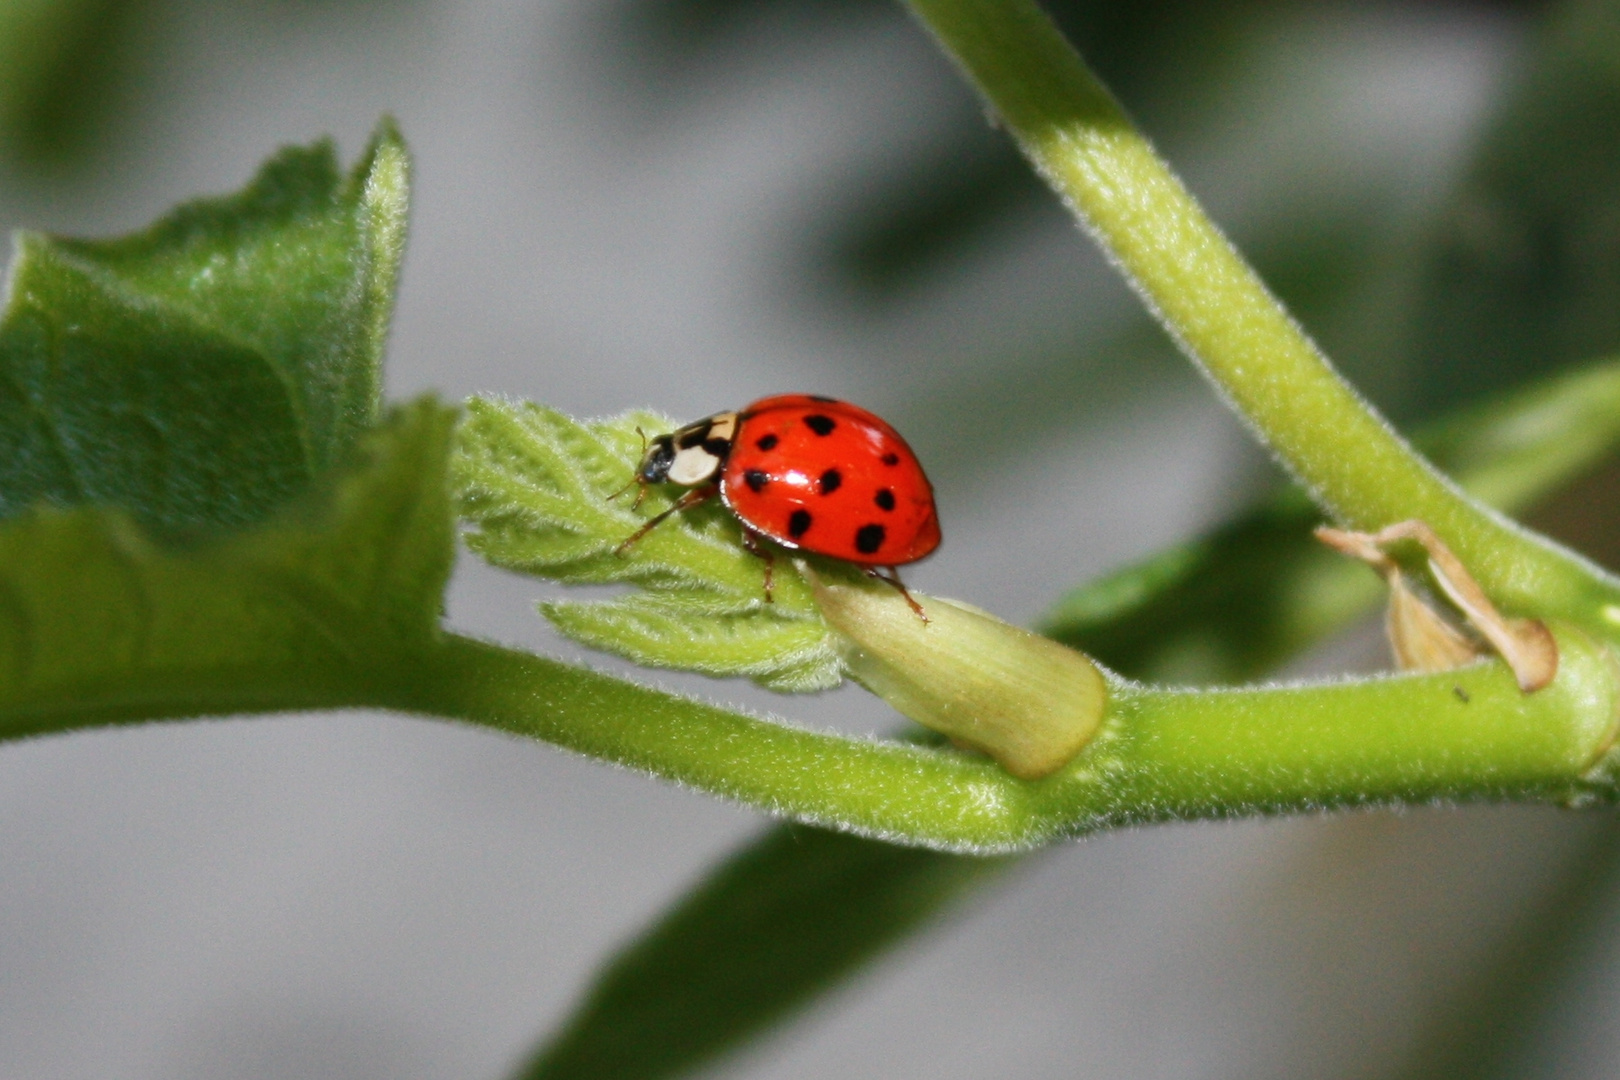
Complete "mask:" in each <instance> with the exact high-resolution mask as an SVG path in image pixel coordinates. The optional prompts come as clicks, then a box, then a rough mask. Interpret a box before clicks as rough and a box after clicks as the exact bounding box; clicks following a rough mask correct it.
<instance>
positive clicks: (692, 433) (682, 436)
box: [675, 424, 709, 450]
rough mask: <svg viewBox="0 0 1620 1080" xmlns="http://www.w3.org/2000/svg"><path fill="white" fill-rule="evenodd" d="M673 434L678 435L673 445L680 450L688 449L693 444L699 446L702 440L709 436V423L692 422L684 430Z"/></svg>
mask: <svg viewBox="0 0 1620 1080" xmlns="http://www.w3.org/2000/svg"><path fill="white" fill-rule="evenodd" d="M675 434H676V435H677V436H678V438H677V439H676V440H675V445H676V446H679V447H680V448H681V449H682V450H690V449H692V447H694V446H701V445H702V444H703V440H704V439H707V438H708V437H709V425H708V424H693V425H692V426H691V427H689V428H687V429H686V430H685V431H678V432H676V433H675Z"/></svg>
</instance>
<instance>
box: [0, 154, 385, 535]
mask: <svg viewBox="0 0 1620 1080" xmlns="http://www.w3.org/2000/svg"><path fill="white" fill-rule="evenodd" d="M408 197H409V192H408V165H407V159H406V156H405V149H404V145H403V143H402V142H401V141H400V139H399V136H398V134H397V132H395V130H394V129H393V127H392V126H391V125H389V124H384V125H383V126H382V128H381V129H380V130H379V132H378V134H377V136H376V138H375V140H374V141H373V143H372V145H371V147H370V149H369V150H368V151H367V153H366V154H365V155H364V156H363V158H362V159H361V161H360V163H359V164H358V165H357V166H356V168H355V169H354V171H353V172H352V173H351V174H350V175H349V176H348V177H347V178H345V177H344V176H343V175H342V174H341V173H340V172H339V170H338V168H337V165H336V160H335V156H334V152H333V148H332V145H331V143H330V142H322V143H317V144H316V145H315V146H313V147H310V148H291V149H287V150H284V151H282V152H281V153H280V154H279V155H277V156H276V157H275V158H273V159H271V161H270V162H269V163H268V164H267V165H266V166H265V167H264V169H263V170H262V171H261V172H260V174H259V175H258V177H257V178H256V179H255V180H254V181H253V182H252V183H251V184H250V185H248V187H247V188H245V189H244V190H243V191H242V192H240V193H239V194H236V195H233V196H228V197H226V198H221V199H209V200H201V201H198V202H194V203H190V204H187V205H185V206H182V207H180V208H179V209H178V210H176V211H174V212H173V213H172V214H170V215H169V216H168V217H167V218H165V219H164V220H162V221H161V222H159V223H158V224H157V225H155V226H153V227H152V228H151V229H148V230H146V231H144V232H141V233H137V234H135V235H132V236H129V237H125V238H123V239H120V240H113V241H82V240H62V239H53V238H49V237H45V236H41V235H38V234H32V233H24V234H20V235H19V237H18V238H17V241H16V255H15V258H14V259H13V262H12V264H11V268H10V276H9V281H8V289H7V297H6V303H5V310H4V313H3V315H0V516H4V517H9V516H14V515H16V514H18V513H21V512H23V511H24V510H26V509H28V508H29V507H32V506H35V505H37V504H41V503H44V504H50V505H54V506H79V505H92V506H103V507H114V506H116V507H120V508H122V509H123V510H125V511H126V512H127V513H129V514H130V515H131V516H132V517H133V518H134V519H135V520H136V521H138V522H139V523H140V524H142V525H143V526H146V527H148V528H152V529H156V530H159V531H161V532H165V533H173V532H183V533H192V532H195V531H197V530H198V529H210V528H231V527H236V526H241V525H244V524H249V523H253V522H257V521H262V520H264V519H265V518H266V517H267V516H268V515H269V514H270V513H271V512H273V511H274V510H275V508H276V507H278V506H280V505H281V504H283V503H284V502H286V501H287V500H288V499H289V498H291V497H292V496H294V495H297V494H298V493H299V492H301V491H304V490H305V489H307V488H308V487H309V485H310V483H311V481H312V480H313V479H314V478H315V477H316V476H318V475H320V474H321V473H322V472H323V471H325V470H327V469H329V468H331V467H332V466H333V465H334V464H335V463H337V462H338V461H340V460H342V459H343V458H344V457H345V455H346V454H347V453H348V452H349V450H350V449H351V448H352V447H353V446H354V444H355V442H356V440H357V439H358V438H359V437H360V435H361V434H362V433H363V432H365V431H366V430H367V429H368V428H369V427H370V426H371V425H372V424H373V423H374V422H375V420H376V416H377V402H378V390H379V386H380V378H381V364H382V354H383V347H384V343H385V339H386V335H387V329H388V320H389V316H390V313H391V309H392V304H393V295H394V286H395V281H396V278H397V275H398V267H399V259H400V256H401V254H402V252H403V243H404V233H405V214H406V205H407V200H408Z"/></svg>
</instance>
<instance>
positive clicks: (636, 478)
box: [607, 424, 647, 510]
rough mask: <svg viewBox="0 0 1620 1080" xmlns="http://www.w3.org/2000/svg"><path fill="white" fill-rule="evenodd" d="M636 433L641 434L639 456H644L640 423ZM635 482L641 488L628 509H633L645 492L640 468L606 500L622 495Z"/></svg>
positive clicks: (645, 446)
mask: <svg viewBox="0 0 1620 1080" xmlns="http://www.w3.org/2000/svg"><path fill="white" fill-rule="evenodd" d="M636 434H637V435H640V436H641V456H642V457H646V456H647V433H646V432H645V431H642V430H641V425H640V424H637V425H636ZM637 484H640V485H641V490H640V491H638V492H636V501H635V502H634V503H632V504H631V505H630V509H632V510H634V509H635V508H636V507H638V506H640V505H641V500H642V498H643V497H644V496H645V495H646V494H647V485H646V483H644V482H643V481H642V479H641V470H640V469H637V470H636V474H635V475H634V476H632V477H631V478H630V482H629V483H628V484H626V485H624V487H622V488H620V489H619V490H618V491H615V492H614V493H613V494H611V495H609V496H608V497H607V501H608V502H612V501H613V500H614V499H617V498H618V497H619V496H620V495H623V494H624V493H625V492H627V491H629V490H630V489H631V488H633V487H635V486H636V485H637Z"/></svg>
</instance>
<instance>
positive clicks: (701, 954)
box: [518, 826, 1013, 1080]
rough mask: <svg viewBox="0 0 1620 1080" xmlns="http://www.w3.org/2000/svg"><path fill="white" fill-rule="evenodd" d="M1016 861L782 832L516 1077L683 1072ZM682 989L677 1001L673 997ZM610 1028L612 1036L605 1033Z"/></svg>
mask: <svg viewBox="0 0 1620 1080" xmlns="http://www.w3.org/2000/svg"><path fill="white" fill-rule="evenodd" d="M1012 861H1013V860H1012V859H1010V858H1005V857H1003V858H980V859H964V858H960V857H956V856H950V855H941V854H939V853H937V852H932V851H919V850H916V849H910V848H894V847H889V846H887V845H884V844H875V843H872V842H871V841H868V840H860V839H857V838H855V837H852V836H845V835H842V834H840V833H833V832H826V831H824V830H821V829H807V828H802V827H792V826H788V827H783V828H779V829H775V830H773V831H772V832H771V833H770V834H769V835H768V836H767V837H766V838H765V839H764V840H763V841H761V842H760V843H758V844H756V845H754V846H753V847H751V848H749V849H748V850H747V851H745V852H743V853H742V854H741V855H738V856H736V857H735V858H732V859H730V860H729V861H727V862H726V863H725V865H724V866H722V867H721V868H720V869H719V870H718V871H717V872H716V873H715V874H714V875H713V876H712V877H710V878H709V880H708V881H707V882H706V883H705V884H704V885H703V886H702V887H701V888H700V889H699V890H698V891H696V892H694V893H693V894H692V895H690V896H688V897H687V898H686V899H685V900H684V901H682V902H681V904H680V905H679V906H677V907H676V908H675V909H674V910H672V911H671V912H669V914H667V915H666V916H664V918H663V919H662V920H660V922H659V923H658V925H657V926H655V927H653V928H652V929H651V931H650V932H649V933H648V934H647V936H646V937H644V938H641V939H640V940H638V941H636V942H635V943H633V944H632V945H631V946H630V947H629V948H627V949H626V950H625V951H624V952H622V953H620V954H619V956H618V957H617V958H615V959H614V960H613V961H612V963H611V964H610V965H609V966H608V967H607V968H606V969H605V970H604V971H603V972H602V975H601V977H600V978H599V980H598V982H597V983H596V986H595V987H594V988H593V989H592V991H591V994H590V997H589V998H588V999H587V1000H586V1002H585V1003H584V1006H583V1008H582V1009H581V1011H580V1013H579V1014H577V1016H576V1019H575V1021H574V1023H573V1024H572V1025H571V1026H570V1027H569V1028H567V1029H566V1030H565V1031H564V1032H563V1033H562V1034H561V1035H560V1036H559V1037H558V1038H557V1040H556V1041H555V1042H553V1043H551V1044H550V1045H549V1046H548V1047H547V1048H546V1049H545V1051H544V1052H543V1053H542V1054H541V1055H540V1056H539V1057H537V1058H535V1059H534V1060H533V1061H532V1062H531V1063H530V1064H528V1065H527V1066H525V1067H524V1068H523V1070H522V1071H521V1072H520V1073H518V1075H519V1076H521V1077H524V1078H526V1080H541V1078H548V1080H549V1078H561V1077H569V1078H573V1077H581V1078H583V1077H604V1078H605V1077H639V1078H652V1077H661V1076H673V1075H677V1074H679V1073H683V1072H686V1071H687V1070H689V1069H691V1068H693V1067H694V1066H696V1065H698V1064H701V1063H702V1062H703V1061H705V1060H707V1059H709V1058H711V1057H713V1056H714V1055H715V1054H716V1053H717V1052H718V1051H719V1050H720V1049H721V1048H723V1047H724V1046H726V1045H728V1044H730V1043H731V1042H733V1041H735V1040H737V1039H740V1038H743V1037H745V1036H746V1035H748V1034H750V1033H752V1032H753V1031H755V1030H757V1028H758V1027H759V1026H760V1025H762V1024H765V1023H769V1022H770V1021H771V1020H773V1019H775V1018H776V1017H778V1016H781V1015H782V1014H783V1013H785V1012H787V1011H788V1010H790V1009H792V1008H793V1007H794V1006H795V1005H798V1004H799V1003H800V1002H802V1001H803V1000H805V999H806V998H809V997H810V996H812V995H814V994H815V993H816V992H818V991H820V990H822V989H825V988H826V987H827V986H829V985H830V984H832V983H834V982H836V981H838V980H839V978H840V977H841V976H843V975H844V973H845V972H847V971H848V970H849V969H850V968H852V967H853V966H854V965H855V964H856V963H858V962H859V961H861V960H863V959H869V958H870V957H871V955H872V953H873V952H874V951H875V950H877V949H880V948H882V947H884V946H885V945H889V944H892V943H893V942H895V941H896V940H898V939H899V938H900V937H901V936H903V935H904V934H907V933H909V932H911V931H913V930H915V929H917V927H918V926H920V925H921V924H923V923H924V922H926V921H928V920H929V919H930V918H931V917H932V916H933V915H934V914H935V913H936V912H937V911H938V910H939V909H940V908H941V907H943V906H944V905H946V904H947V903H949V902H950V901H951V900H953V899H954V898H955V897H957V896H958V895H960V894H961V893H962V892H964V891H965V890H967V889H969V888H971V887H972V886H973V885H975V884H976V883H978V882H979V881H981V880H982V879H984V878H986V877H989V876H991V875H994V874H997V873H999V872H1000V871H1001V870H1002V869H1003V868H1004V867H1006V866H1007V865H1008V864H1010V863H1011V862H1012ZM784 972H791V973H792V975H793V977H792V978H786V979H785V978H783V977H782V974H783V973H784ZM675 985H679V986H680V987H681V991H680V992H679V993H671V992H670V988H671V987H672V986H675ZM606 1017H611V1018H612V1020H611V1022H609V1023H603V1022H602V1020H603V1018H606Z"/></svg>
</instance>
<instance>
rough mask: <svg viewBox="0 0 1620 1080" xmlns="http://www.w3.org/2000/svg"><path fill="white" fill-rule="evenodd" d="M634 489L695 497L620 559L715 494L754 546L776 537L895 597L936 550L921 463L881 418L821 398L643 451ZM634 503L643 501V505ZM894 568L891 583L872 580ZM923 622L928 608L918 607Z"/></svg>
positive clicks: (806, 397) (766, 403) (706, 426)
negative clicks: (672, 488)
mask: <svg viewBox="0 0 1620 1080" xmlns="http://www.w3.org/2000/svg"><path fill="white" fill-rule="evenodd" d="M634 482H635V483H637V484H639V485H640V486H641V488H642V490H643V491H645V490H646V486H647V485H648V484H663V483H670V484H679V485H680V486H682V487H685V488H689V489H690V490H688V491H687V492H686V494H684V495H682V496H681V497H680V498H679V499H677V500H676V501H675V505H674V506H672V507H670V508H669V509H668V510H666V511H664V512H663V513H661V514H659V515H658V516H656V517H654V518H653V519H652V520H650V521H648V522H647V523H646V524H645V525H643V526H642V527H641V528H640V529H638V530H637V531H636V532H635V534H634V535H633V536H631V537H630V538H629V539H627V540H626V541H625V542H624V543H622V544H620V545H619V547H618V551H620V552H623V551H624V550H625V549H626V548H628V547H629V546H630V545H631V544H633V543H635V542H636V541H637V540H639V539H641V538H642V537H643V536H645V535H646V534H647V532H648V531H649V530H651V529H652V528H653V527H654V526H656V525H657V524H658V523H659V522H661V521H663V520H664V519H665V518H666V517H668V516H669V515H671V514H673V513H676V512H677V511H680V510H685V509H688V508H689V507H693V506H696V505H697V504H699V503H701V502H704V501H705V500H707V499H710V498H712V497H713V496H714V495H716V494H718V495H719V496H720V499H721V501H723V502H724V503H725V504H726V506H727V508H728V509H730V510H731V512H732V513H733V514H735V515H737V519H738V520H739V521H741V522H742V525H743V540H744V542H745V543H747V544H748V546H749V549H750V550H752V551H755V552H756V553H757V554H760V555H762V556H764V557H765V559H766V568H765V575H766V576H765V594H766V599H767V600H768V599H769V598H770V571H771V564H770V555H769V553H768V552H765V551H762V550H761V549H760V548H759V547H758V546H757V543H756V541H757V538H758V537H760V536H765V537H769V538H770V539H771V540H774V541H776V543H778V544H781V545H782V546H783V547H786V548H794V549H798V550H803V551H808V552H813V553H815V554H817V555H830V556H832V557H833V558H837V559H844V560H846V561H848V562H852V563H856V564H859V565H861V566H865V567H866V568H867V572H868V573H871V574H872V575H873V576H875V577H882V578H883V580H885V581H889V582H891V583H892V584H894V585H895V586H896V587H897V588H899V589H900V591H901V593H902V594H905V595H906V599H907V601H908V602H911V603H912V606H913V607H914V608H915V607H916V603H915V602H914V601H911V597H910V594H906V593H905V587H904V586H902V585H900V579H899V576H898V574H896V572H895V570H894V568H895V567H897V566H903V565H905V564H906V563H911V562H916V561H917V560H918V559H921V558H922V557H923V556H925V555H927V554H929V553H930V552H931V551H933V550H934V549H935V548H936V547H938V546H939V518H938V517H937V516H936V514H935V512H934V489H933V488H932V486H930V485H929V483H928V477H927V476H926V475H924V474H923V470H922V466H921V465H920V464H918V462H917V456H916V455H915V454H913V453H912V452H911V447H909V446H907V445H906V441H905V440H904V439H902V438H901V437H900V434H899V432H897V431H895V430H894V428H892V427H890V426H889V425H888V424H887V423H885V422H884V421H883V420H882V419H881V418H880V417H878V416H875V415H873V414H872V413H869V412H867V411H866V410H865V409H862V408H859V407H857V406H855V405H851V404H849V403H847V402H843V401H838V400H836V399H834V398H827V397H818V396H816V395H814V394H781V395H778V396H776V397H768V398H762V399H760V400H759V401H756V402H754V403H753V404H752V405H750V406H748V407H747V408H746V409H743V410H742V411H741V412H724V413H716V414H715V415H714V416H711V417H708V418H707V419H704V420H699V421H697V422H696V423H692V424H687V425H686V426H685V427H683V428H680V429H678V430H676V431H673V432H671V433H670V434H668V435H660V436H658V437H657V438H655V439H653V440H651V441H650V442H649V443H648V444H647V449H646V451H645V452H644V453H643V454H642V457H641V464H640V466H639V467H638V468H637V469H636V477H635V481H634ZM637 502H638V503H639V502H640V498H639V496H638V498H637ZM878 567H887V568H888V569H889V572H890V575H891V576H887V577H885V576H884V575H881V574H878V573H877V568H878ZM918 613H919V614H921V609H920V608H919V609H918Z"/></svg>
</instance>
